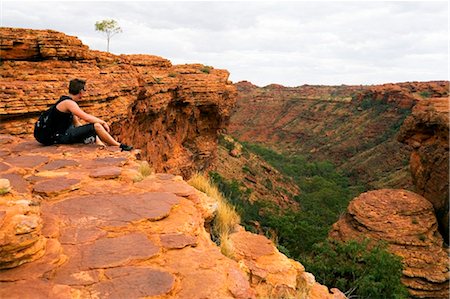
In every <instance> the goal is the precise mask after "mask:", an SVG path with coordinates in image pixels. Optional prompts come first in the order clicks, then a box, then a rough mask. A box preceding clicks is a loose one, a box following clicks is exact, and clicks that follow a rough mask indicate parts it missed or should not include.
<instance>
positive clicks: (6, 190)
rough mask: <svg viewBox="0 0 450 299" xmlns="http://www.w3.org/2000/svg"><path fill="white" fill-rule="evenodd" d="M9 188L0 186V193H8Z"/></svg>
mask: <svg viewBox="0 0 450 299" xmlns="http://www.w3.org/2000/svg"><path fill="white" fill-rule="evenodd" d="M9 191H10V188H0V195H5V194H7V193H9Z"/></svg>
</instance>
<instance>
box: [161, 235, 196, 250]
mask: <svg viewBox="0 0 450 299" xmlns="http://www.w3.org/2000/svg"><path fill="white" fill-rule="evenodd" d="M160 238H161V245H162V246H164V247H165V248H168V249H180V248H184V247H186V246H194V247H195V246H197V241H196V240H195V238H194V237H192V236H187V235H183V234H167V235H161V237H160Z"/></svg>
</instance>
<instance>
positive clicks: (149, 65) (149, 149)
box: [0, 28, 236, 177]
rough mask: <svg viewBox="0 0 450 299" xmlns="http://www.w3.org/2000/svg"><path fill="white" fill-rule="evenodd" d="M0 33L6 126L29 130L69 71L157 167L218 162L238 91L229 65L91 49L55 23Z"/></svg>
mask: <svg viewBox="0 0 450 299" xmlns="http://www.w3.org/2000/svg"><path fill="white" fill-rule="evenodd" d="M0 35H1V36H2V41H1V45H0V49H1V51H2V66H1V69H0V70H1V77H0V78H1V79H0V85H1V86H2V87H3V88H2V89H0V96H1V97H2V102H1V103H0V116H4V115H7V118H6V119H5V121H2V122H1V123H0V133H11V134H29V133H30V132H31V131H32V129H33V124H34V122H35V121H36V119H37V116H38V114H39V112H41V111H43V110H45V109H46V108H47V107H49V106H50V105H51V104H53V103H55V102H56V100H57V99H58V98H59V97H60V96H61V95H62V94H65V93H67V85H68V82H67V81H68V78H75V77H81V78H83V79H86V80H87V86H86V87H87V93H86V95H85V96H84V97H83V99H82V100H81V101H80V103H79V104H80V106H81V107H82V108H83V109H85V110H86V112H88V113H92V114H94V115H96V116H98V117H100V118H102V119H104V120H105V121H107V122H109V123H110V124H111V128H112V132H113V134H114V135H115V136H116V137H118V138H119V140H120V141H122V142H126V143H129V144H132V145H133V146H134V147H135V148H141V149H142V154H143V156H144V157H145V158H146V159H147V160H148V161H149V162H151V164H152V166H153V167H154V169H155V170H156V171H159V172H161V171H170V172H173V173H177V174H182V175H184V176H185V177H188V176H189V175H190V173H192V172H193V171H195V170H198V169H207V168H208V167H210V165H211V164H212V163H213V161H214V159H215V153H214V152H215V149H216V146H217V131H218V130H219V129H222V128H224V127H225V125H226V124H227V121H228V119H229V116H230V113H231V108H232V106H233V104H234V102H235V96H236V89H235V87H234V86H233V85H232V84H231V82H229V81H228V76H229V73H228V72H227V71H225V70H217V69H214V68H212V67H209V68H208V70H207V71H205V66H203V65H200V64H193V65H180V66H173V65H172V64H171V63H170V61H168V60H167V59H164V58H161V57H157V56H151V55H121V56H115V55H113V54H109V53H103V52H99V51H92V50H89V48H88V47H87V46H85V45H83V44H82V43H81V41H80V40H79V39H77V38H76V37H71V36H67V35H64V34H63V33H59V32H55V31H51V30H28V29H18V28H0ZM37 57H38V58H39V59H38V60H37ZM19 74H20V75H19ZM143 120H144V121H143ZM149 141H150V142H149ZM4 142H8V139H7V138H6V139H5V138H4ZM38 146H39V145H38V144H37V143H36V142H35V144H30V145H29V150H34V149H36V150H40V149H38ZM43 148H44V149H46V150H49V151H51V150H52V149H54V148H55V147H43ZM16 150H19V149H16ZM19 151H20V152H23V151H25V149H23V148H22V149H20V150H19Z"/></svg>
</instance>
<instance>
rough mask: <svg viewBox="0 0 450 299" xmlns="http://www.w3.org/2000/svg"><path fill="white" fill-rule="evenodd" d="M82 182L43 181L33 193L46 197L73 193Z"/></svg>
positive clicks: (71, 180)
mask: <svg viewBox="0 0 450 299" xmlns="http://www.w3.org/2000/svg"><path fill="white" fill-rule="evenodd" d="M79 183H80V180H77V179H68V178H59V177H58V178H54V179H50V180H42V181H39V182H38V183H36V184H35V185H34V187H33V191H34V192H36V193H38V194H41V195H45V196H54V195H58V194H61V193H64V192H68V191H72V190H75V189H78V188H79Z"/></svg>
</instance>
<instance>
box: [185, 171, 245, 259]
mask: <svg viewBox="0 0 450 299" xmlns="http://www.w3.org/2000/svg"><path fill="white" fill-rule="evenodd" d="M188 183H189V185H191V186H193V187H194V188H196V189H197V190H200V191H202V192H204V193H206V195H208V196H209V197H212V198H215V199H216V200H217V203H218V208H217V214H216V217H215V218H214V221H213V234H214V235H215V237H216V239H217V240H218V241H219V242H220V244H219V245H220V250H221V252H222V253H223V254H224V255H225V256H228V257H230V258H232V257H233V246H232V244H231V241H230V239H229V236H230V234H231V233H233V232H234V231H235V230H236V228H237V226H238V225H239V223H240V221H241V219H240V217H239V214H238V213H237V212H236V209H235V208H234V206H232V205H231V204H230V203H228V202H227V200H226V199H225V198H224V197H223V195H222V193H220V191H219V189H218V188H217V187H216V186H214V185H213V184H212V183H211V181H210V180H209V179H208V178H206V177H205V176H204V175H202V174H199V173H196V174H194V175H193V176H192V177H191V179H190V180H189V181H188Z"/></svg>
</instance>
